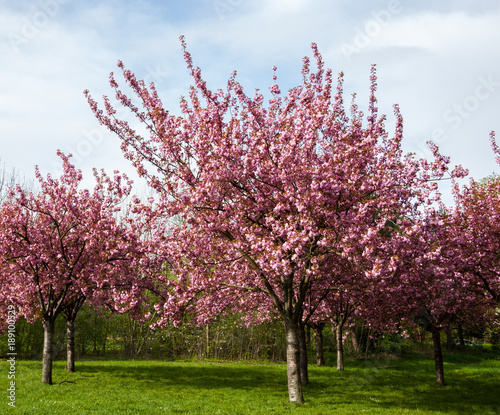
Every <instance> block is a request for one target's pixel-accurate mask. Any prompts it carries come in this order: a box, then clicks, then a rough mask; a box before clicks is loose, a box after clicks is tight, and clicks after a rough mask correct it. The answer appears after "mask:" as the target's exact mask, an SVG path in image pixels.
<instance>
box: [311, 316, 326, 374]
mask: <svg viewBox="0 0 500 415" xmlns="http://www.w3.org/2000/svg"><path fill="white" fill-rule="evenodd" d="M323 327H324V325H315V326H313V330H314V342H315V343H316V365H317V366H324V365H325V355H324V354H323Z"/></svg>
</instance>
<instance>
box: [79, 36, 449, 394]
mask: <svg viewBox="0 0 500 415" xmlns="http://www.w3.org/2000/svg"><path fill="white" fill-rule="evenodd" d="M181 41H182V44H183V48H184V56H185V60H186V64H187V67H188V70H189V71H190V73H191V76H192V78H193V81H194V86H192V87H191V89H190V93H189V99H188V98H182V99H181V102H180V109H181V115H180V116H175V115H173V114H170V113H169V112H168V111H167V110H166V109H164V108H163V104H162V102H161V100H160V98H159V96H158V93H157V90H156V88H155V86H154V84H150V85H149V86H147V85H146V84H145V83H144V82H143V81H140V80H138V79H137V78H136V77H135V75H134V74H133V73H132V72H130V71H129V70H127V69H126V68H125V66H124V65H123V63H122V62H119V63H118V66H119V68H120V69H122V71H123V76H124V78H125V80H126V82H127V83H128V85H129V87H131V89H132V91H133V94H134V95H135V96H136V97H138V98H139V102H136V101H134V100H133V99H132V98H130V97H129V96H128V95H127V94H126V93H125V92H123V91H122V90H121V89H120V87H119V85H118V82H117V80H116V79H115V77H114V75H113V74H111V75H110V85H111V87H112V88H113V89H114V90H115V96H116V99H117V101H118V102H119V104H121V105H123V106H125V107H126V108H128V109H129V110H130V111H131V113H132V114H134V115H135V116H136V117H137V120H138V121H139V123H140V124H141V125H143V126H144V127H145V128H147V131H148V134H149V137H145V136H143V135H141V134H140V133H139V132H138V128H139V127H138V126H135V125H133V124H131V122H129V121H127V120H124V119H118V118H117V116H116V109H115V107H114V104H112V102H111V100H110V99H109V98H108V97H104V108H103V109H101V108H100V107H99V105H98V103H97V102H96V101H95V100H94V99H93V98H92V97H91V95H90V94H89V93H88V91H86V92H85V93H86V96H87V99H88V102H89V104H90V107H91V109H92V111H93V112H94V114H95V115H96V117H97V119H98V120H99V122H100V123H101V124H103V125H105V126H107V127H108V128H109V129H110V130H111V131H113V132H115V133H116V134H117V135H118V136H119V137H120V139H121V143H122V150H123V152H124V155H125V157H126V158H127V159H129V160H130V161H131V163H132V164H133V165H134V166H135V168H136V169H137V171H138V173H139V174H140V175H141V176H143V177H145V178H146V179H147V180H148V182H149V184H150V186H152V187H153V188H154V189H155V190H156V191H157V193H158V197H159V199H160V201H161V204H162V206H163V207H162V209H163V212H164V214H165V216H166V217H168V218H174V217H177V218H181V221H180V222H181V223H180V224H178V225H176V226H171V227H170V228H168V229H167V230H165V232H164V237H163V238H164V239H163V241H162V242H161V243H159V244H158V246H159V247H160V248H159V249H161V250H162V252H163V253H162V255H163V256H164V258H165V260H166V261H168V264H169V266H170V269H171V271H172V274H173V275H174V278H172V277H171V276H170V278H168V279H167V278H165V281H164V282H165V286H166V287H168V289H165V290H164V293H163V300H162V301H161V302H159V303H158V304H157V306H156V308H157V311H158V312H159V313H160V314H162V317H163V319H164V321H168V319H170V320H176V319H179V310H182V311H184V312H189V313H191V314H192V315H194V316H197V318H198V319H199V321H205V320H206V321H208V320H209V319H210V318H211V315H214V314H215V313H217V312H220V311H223V310H227V309H229V308H233V309H237V308H238V307H240V308H247V309H249V310H254V309H256V308H258V307H259V305H260V304H264V307H267V305H268V304H269V303H271V304H272V305H273V307H274V310H275V311H276V312H277V313H278V314H279V315H280V316H281V319H282V321H283V323H284V326H285V332H286V341H287V373H288V391H289V398H290V401H292V402H303V401H304V399H303V394H302V386H301V376H300V365H299V362H300V349H299V327H300V324H301V320H302V319H303V318H304V305H305V304H306V301H307V298H308V294H309V293H310V290H311V287H315V289H316V291H317V292H319V290H329V289H330V287H332V286H335V279H336V278H339V277H338V276H340V275H342V274H341V272H340V271H341V270H340V268H341V264H342V262H343V261H349V262H350V263H352V264H353V265H352V266H358V267H362V268H361V272H360V275H363V278H367V279H369V280H376V279H377V278H378V275H379V273H380V270H381V269H382V268H383V265H384V261H385V260H386V259H379V260H377V259H376V253H377V250H378V249H380V247H383V245H384V244H386V243H388V241H390V238H388V237H386V236H384V235H383V233H384V232H382V230H384V229H386V227H387V226H386V224H387V222H389V221H393V220H394V219H395V218H396V217H399V218H407V217H410V216H411V215H410V212H413V211H414V210H416V209H418V206H419V205H421V204H425V203H431V202H430V199H431V198H432V195H433V192H434V191H435V188H436V187H435V184H434V183H432V182H431V181H430V180H431V179H435V178H440V177H442V176H443V175H444V174H446V173H447V171H448V168H447V164H448V161H447V160H445V159H444V158H443V157H441V156H440V155H439V154H438V151H437V148H434V153H435V155H436V159H435V161H433V162H427V161H423V160H422V161H421V160H416V159H414V158H413V157H412V156H411V155H408V156H405V155H403V153H402V150H401V140H402V134H403V131H402V128H403V123H402V117H401V115H400V113H399V109H398V107H397V106H396V107H395V109H394V111H395V116H396V120H397V121H396V129H395V133H394V135H393V137H389V134H388V133H387V132H386V130H385V127H384V123H385V117H379V116H378V109H377V105H376V98H375V90H376V76H375V68H374V67H373V68H372V74H371V89H370V91H371V93H370V101H369V108H368V116H367V117H366V126H363V123H364V121H363V120H364V114H363V113H362V112H361V111H360V110H359V109H358V107H357V105H356V104H355V103H353V104H352V105H351V108H350V113H349V111H346V110H345V108H344V103H343V75H342V74H340V75H339V77H338V80H337V86H336V90H335V84H334V81H333V79H332V72H331V70H325V69H324V64H323V61H322V57H321V55H320V53H319V52H318V50H317V47H316V45H315V44H313V45H312V51H313V54H314V57H315V61H316V66H317V70H316V71H315V72H313V71H311V65H310V60H309V58H304V60H303V69H302V76H303V82H302V84H301V85H299V86H297V87H295V88H293V89H290V90H289V91H288V92H287V93H282V92H281V90H280V87H279V86H278V84H277V75H276V68H273V71H274V75H273V84H272V85H271V87H270V89H269V90H270V98H269V100H268V102H267V104H266V103H265V98H264V95H263V94H262V93H260V92H259V91H255V93H254V94H253V97H250V96H248V95H247V94H246V93H245V92H244V89H243V87H242V86H241V84H239V83H238V82H237V81H236V73H234V74H233V75H232V76H231V77H230V78H229V81H228V84H227V90H226V91H225V92H224V91H223V90H218V91H217V92H213V91H211V90H210V89H209V88H208V87H207V85H206V82H205V81H204V80H203V78H202V75H201V70H200V69H199V68H197V67H195V66H194V65H193V63H192V58H191V55H190V54H189V52H188V51H187V49H186V45H185V42H184V39H183V38H182V39H181ZM141 128H142V127H141ZM408 225H410V221H409V220H406V219H401V220H400V223H399V226H400V227H402V228H404V227H405V226H408ZM385 232H389V233H390V232H391V230H386V231H385ZM376 247H378V248H377V249H375V248H376ZM161 278H163V277H162V276H161V275H159V276H158V277H157V280H159V279H161ZM355 283H356V281H351V284H355ZM321 297H322V296H321V295H318V296H317V298H318V299H321ZM160 322H161V321H160Z"/></svg>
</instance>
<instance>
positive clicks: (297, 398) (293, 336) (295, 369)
mask: <svg viewBox="0 0 500 415" xmlns="http://www.w3.org/2000/svg"><path fill="white" fill-rule="evenodd" d="M285 333H286V371H287V375H288V396H289V399H290V402H297V403H304V396H303V395H302V384H301V381H300V346H299V327H298V324H297V323H295V322H293V321H290V319H289V318H286V321H285Z"/></svg>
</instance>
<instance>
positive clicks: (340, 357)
mask: <svg viewBox="0 0 500 415" xmlns="http://www.w3.org/2000/svg"><path fill="white" fill-rule="evenodd" d="M335 334H336V340H337V370H344V345H343V344H342V325H341V324H339V325H337V328H336V330H335Z"/></svg>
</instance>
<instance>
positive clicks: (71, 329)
mask: <svg viewBox="0 0 500 415" xmlns="http://www.w3.org/2000/svg"><path fill="white" fill-rule="evenodd" d="M66 369H67V371H68V372H74V371H75V321H74V320H72V319H68V320H66Z"/></svg>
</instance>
